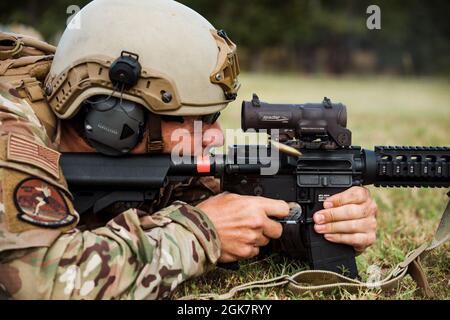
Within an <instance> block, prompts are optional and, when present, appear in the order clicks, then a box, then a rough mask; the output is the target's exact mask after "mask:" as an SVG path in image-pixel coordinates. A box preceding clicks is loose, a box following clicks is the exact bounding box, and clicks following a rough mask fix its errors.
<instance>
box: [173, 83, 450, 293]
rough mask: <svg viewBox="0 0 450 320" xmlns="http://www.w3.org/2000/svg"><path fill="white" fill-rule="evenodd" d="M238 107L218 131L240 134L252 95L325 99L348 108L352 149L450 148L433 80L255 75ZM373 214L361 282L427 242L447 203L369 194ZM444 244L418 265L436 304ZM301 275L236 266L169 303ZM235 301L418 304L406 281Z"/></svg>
mask: <svg viewBox="0 0 450 320" xmlns="http://www.w3.org/2000/svg"><path fill="white" fill-rule="evenodd" d="M241 82H242V84H243V87H242V89H241V91H240V94H239V98H238V101H237V102H235V103H233V104H232V105H231V106H230V107H229V108H228V109H227V110H226V111H225V112H224V113H223V116H222V119H221V121H222V127H223V128H238V127H239V126H240V102H241V101H242V100H250V99H251V94H252V93H253V92H255V93H257V94H258V95H259V97H260V99H261V100H263V101H267V102H285V103H304V102H321V101H322V99H323V97H324V96H327V97H329V98H331V99H332V101H335V102H342V103H344V104H346V105H347V108H348V117H349V122H348V127H349V128H350V129H351V130H352V132H353V144H354V145H360V146H363V147H365V148H373V146H375V145H406V146H407V145H418V146H427V145H430V146H450V102H449V101H450V81H449V80H444V79H432V78H417V79H416V78H414V79H411V78H390V77H370V78H369V77H344V78H330V77H306V76H294V75H256V74H245V75H243V76H242V77H241ZM370 191H371V194H372V196H373V197H374V198H375V200H376V202H377V204H378V206H379V218H378V221H379V223H378V225H379V230H378V238H377V241H376V243H375V244H374V245H373V246H372V247H371V248H369V249H368V250H367V251H366V252H365V253H364V254H363V255H361V256H359V257H358V258H357V264H358V268H359V270H360V275H361V276H362V278H363V279H365V278H367V273H366V270H367V268H368V267H369V266H370V265H377V266H379V267H380V268H381V269H382V270H383V272H384V274H383V275H385V274H386V273H387V272H389V271H390V270H391V268H392V267H393V266H395V265H396V264H397V263H399V262H401V261H402V260H403V258H404V256H405V255H406V253H408V252H409V251H411V250H412V249H415V248H416V247H418V246H419V245H421V244H422V243H424V242H425V241H430V240H431V238H432V235H433V233H434V230H435V229H436V227H437V225H438V222H439V218H440V215H441V213H442V211H443V210H444V208H445V205H446V203H447V197H446V192H447V191H448V190H444V189H377V188H374V187H370ZM449 247H450V246H449V244H448V243H447V244H446V245H444V246H442V247H441V248H440V249H438V250H436V251H435V252H432V253H431V254H430V255H428V256H427V257H426V259H425V260H424V262H423V265H424V267H425V271H426V273H427V275H428V279H429V282H430V285H431V287H432V289H433V290H434V292H435V299H449V298H450V253H449ZM303 269H305V266H304V265H302V264H301V263H298V262H295V261H290V260H287V259H285V258H281V257H277V256H275V257H272V258H269V259H266V260H264V261H256V260H250V261H245V262H242V263H241V269H240V270H239V271H237V272H233V271H228V270H221V269H217V270H214V271H212V272H209V273H208V274H206V275H204V276H202V277H200V278H197V279H193V280H191V281H188V282H186V283H184V284H183V285H181V286H180V287H179V288H178V289H177V291H176V292H175V293H174V295H173V298H178V297H181V296H184V295H188V294H189V295H197V294H199V293H204V292H208V293H209V292H213V293H224V292H226V291H228V290H229V289H231V288H232V287H233V286H236V285H239V284H242V283H244V282H248V281H254V280H260V279H267V278H270V277H274V276H278V275H281V274H282V273H285V274H293V273H295V272H296V271H300V270H303ZM235 298H237V299H425V297H424V296H423V295H422V294H421V292H420V290H419V289H418V288H417V287H416V286H415V283H414V282H413V281H412V279H411V278H410V277H409V276H408V277H407V278H405V280H404V281H403V282H402V283H401V285H399V286H398V288H396V290H394V291H392V292H388V293H385V292H378V291H364V292H359V293H358V294H350V293H348V292H345V290H341V291H335V292H334V293H333V294H316V295H312V294H304V295H301V296H299V295H294V294H292V293H290V292H286V291H285V290H283V289H264V290H253V291H247V292H243V293H240V294H238V295H237V296H236V297H235Z"/></svg>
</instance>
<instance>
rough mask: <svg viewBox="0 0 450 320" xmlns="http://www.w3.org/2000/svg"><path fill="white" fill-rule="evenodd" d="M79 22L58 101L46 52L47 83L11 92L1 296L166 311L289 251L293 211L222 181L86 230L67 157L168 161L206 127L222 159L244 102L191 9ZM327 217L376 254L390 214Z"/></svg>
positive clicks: (192, 185)
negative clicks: (275, 249)
mask: <svg viewBox="0 0 450 320" xmlns="http://www.w3.org/2000/svg"><path fill="white" fill-rule="evenodd" d="M79 21H80V28H79V29H76V28H68V29H67V30H66V31H65V33H64V34H63V36H62V38H61V41H60V44H59V46H58V49H57V51H56V54H55V56H54V59H53V62H52V63H51V69H50V72H49V73H48V75H47V77H46V81H45V86H43V87H45V90H44V91H45V94H44V93H43V90H42V88H41V86H36V81H38V82H39V79H42V78H43V73H45V74H46V73H47V71H48V68H47V69H46V68H45V66H47V67H49V66H50V63H49V61H50V60H51V58H52V54H51V51H52V49H51V48H50V47H49V46H46V45H42V44H37V43H35V42H30V43H32V44H34V45H35V46H37V47H39V48H40V50H41V53H42V56H43V57H45V58H42V57H41V58H39V59H38V58H35V59H32V60H33V62H39V63H40V64H39V66H40V69H39V71H40V73H39V76H37V75H36V74H37V68H35V67H33V68H32V71H33V72H34V73H33V74H34V75H36V76H35V78H33V79H34V80H33V81H34V82H33V81H28V80H25V79H18V78H17V76H12V77H9V78H8V79H9V80H10V81H3V83H2V84H1V88H0V93H1V94H0V123H1V127H0V292H1V294H2V295H3V296H6V297H11V298H16V299H24V298H26V299H110V298H115V299H157V298H164V297H167V296H168V295H169V293H170V292H171V291H172V290H174V289H175V287H176V286H177V285H178V284H180V283H181V282H183V281H184V280H186V279H188V278H191V277H195V276H198V275H201V274H203V273H204V272H206V271H208V270H211V269H213V268H214V266H215V264H216V262H217V261H221V262H231V261H236V260H241V259H245V258H250V257H254V256H256V255H257V254H258V252H259V247H261V246H264V245H266V244H267V243H268V242H269V240H270V239H275V238H278V237H280V236H281V233H282V227H281V225H280V224H279V223H277V222H275V221H274V220H273V219H271V218H274V217H284V216H286V215H287V214H288V205H287V204H286V203H285V202H283V201H279V200H271V199H265V198H260V197H250V196H239V195H235V194H219V195H215V196H213V195H214V194H217V193H218V186H217V184H216V182H215V181H214V179H213V178H202V179H195V180H194V179H192V180H191V181H189V183H187V184H184V185H171V186H168V187H167V188H165V189H164V190H161V196H160V198H159V200H158V201H157V202H156V203H154V204H153V205H152V207H151V208H139V209H129V210H125V211H124V212H122V213H121V214H119V215H117V216H116V217H115V218H113V219H112V220H110V221H109V222H107V223H106V225H104V226H101V227H99V228H94V229H90V230H89V229H87V228H85V227H83V226H82V225H79V226H78V224H79V220H80V217H79V216H78V214H77V212H76V211H75V210H74V208H73V205H72V199H71V194H70V190H68V188H67V183H66V181H65V179H64V176H63V173H62V171H61V168H60V167H59V162H58V160H59V156H60V153H59V152H101V153H104V154H107V155H111V156H116V155H122V154H127V153H133V154H139V153H160V152H165V153H168V152H171V151H172V149H173V148H174V146H175V142H173V141H171V139H170V137H171V135H172V133H173V132H174V131H175V130H177V129H180V128H181V129H187V132H189V133H190V134H191V135H194V130H193V126H194V121H195V120H201V121H203V124H204V126H203V130H204V131H203V133H204V132H205V131H206V130H209V129H217V130H215V131H214V132H215V136H213V137H209V138H207V135H202V137H200V138H201V139H202V140H201V141H202V147H203V148H207V147H210V146H211V145H212V144H217V145H220V144H221V143H222V142H223V136H222V135H221V134H220V127H219V125H218V123H217V122H216V120H217V117H218V115H219V112H220V111H221V110H222V109H223V108H225V107H226V105H227V104H228V103H229V102H230V101H232V100H233V99H235V97H236V93H237V90H238V89H239V82H238V80H237V75H238V73H239V67H238V61H237V56H236V47H235V45H234V44H233V43H232V42H231V41H230V40H229V38H228V37H227V35H226V34H225V33H224V32H218V31H217V30H215V29H214V28H213V26H212V25H211V24H210V23H209V22H207V21H206V20H205V19H204V18H203V17H201V16H200V15H198V14H197V13H196V12H194V11H192V10H190V9H189V8H187V7H185V6H183V5H181V4H179V3H177V2H174V1H167V0H151V1H149V0H129V1H126V2H124V1H119V0H108V1H106V0H96V1H93V2H91V3H90V4H89V5H87V6H86V7H85V8H83V10H81V12H80V13H79ZM23 43H25V44H26V43H27V42H26V41H25V40H23V41H22V44H23ZM23 47H24V48H25V47H26V45H25V46H23ZM14 50H16V51H14V52H15V54H16V55H15V57H18V56H20V52H22V51H20V50H21V49H20V48H15V49H14ZM38 51H39V50H38ZM30 52H32V53H33V52H34V53H36V52H35V51H33V50H31V51H30ZM5 61H7V62H8V64H7V65H8V66H11V64H10V63H9V61H10V60H5ZM27 61H29V60H27ZM45 63H47V64H45ZM22 65H23V64H22ZM33 66H35V65H33ZM6 69H8V68H6ZM11 74H12V73H11ZM14 74H15V75H17V73H14ZM5 79H6V78H3V80H5ZM7 82H8V83H7ZM38 105H39V107H36V106H38ZM48 110H50V111H51V112H47V111H48ZM54 115H56V116H57V118H55V117H54ZM183 151H184V152H185V153H187V152H190V150H187V149H185V150H183ZM325 207H326V209H325V210H323V211H321V212H319V213H317V214H316V216H315V222H316V230H317V231H318V232H320V233H324V234H325V236H326V238H327V239H328V240H330V241H334V242H340V243H346V244H350V245H353V246H354V247H355V249H356V250H358V251H359V252H362V251H363V250H364V249H365V248H366V247H367V246H369V245H371V244H372V243H373V241H374V240H375V230H376V220H375V215H376V211H377V210H376V205H375V204H374V202H373V201H372V200H371V199H370V197H369V194H368V192H367V191H366V189H363V188H353V189H350V190H349V191H347V192H345V193H342V194H339V195H336V196H334V197H332V198H330V199H329V200H328V201H327V202H326V203H325Z"/></svg>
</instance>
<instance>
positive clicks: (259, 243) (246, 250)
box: [197, 193, 289, 263]
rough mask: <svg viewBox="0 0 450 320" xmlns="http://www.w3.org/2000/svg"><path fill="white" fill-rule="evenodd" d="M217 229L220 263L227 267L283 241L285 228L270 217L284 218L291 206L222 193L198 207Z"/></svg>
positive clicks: (258, 198) (271, 200)
mask: <svg viewBox="0 0 450 320" xmlns="http://www.w3.org/2000/svg"><path fill="white" fill-rule="evenodd" d="M197 207H198V208H199V209H201V210H202V211H203V212H205V213H206V215H208V217H209V219H210V220H211V221H212V223H213V224H214V226H215V227H216V231H217V233H218V234H219V238H220V241H221V256H220V258H219V262H223V263H227V262H233V261H237V260H242V259H246V258H252V257H255V256H257V255H258V254H259V247H263V246H265V245H267V244H268V243H269V240H270V239H277V238H279V237H281V234H282V232H283V228H282V226H281V224H280V223H279V222H276V221H274V220H272V219H270V218H269V217H275V218H283V217H286V216H287V215H288V214H289V206H288V204H287V203H286V202H284V201H281V200H273V199H268V198H262V197H254V196H241V195H237V194H232V193H222V194H220V195H218V196H215V197H212V198H209V199H207V200H205V201H203V202H201V203H200V204H198V205H197Z"/></svg>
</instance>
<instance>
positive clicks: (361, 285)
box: [181, 192, 450, 300]
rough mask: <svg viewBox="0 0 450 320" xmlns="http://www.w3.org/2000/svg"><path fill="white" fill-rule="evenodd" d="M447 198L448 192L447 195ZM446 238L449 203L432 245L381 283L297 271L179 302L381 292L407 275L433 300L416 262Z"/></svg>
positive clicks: (416, 252) (423, 247)
mask: <svg viewBox="0 0 450 320" xmlns="http://www.w3.org/2000/svg"><path fill="white" fill-rule="evenodd" d="M447 195H448V197H449V198H450V192H448V194H447ZM449 237H450V199H449V202H448V204H447V207H446V209H445V210H444V213H443V214H442V218H441V221H440V223H439V226H438V228H437V230H436V233H435V235H434V239H433V241H432V242H431V243H430V244H428V243H424V244H423V245H421V246H420V247H419V248H417V249H415V250H413V251H411V252H410V253H408V254H407V255H406V258H405V260H404V261H403V262H401V263H399V264H398V265H397V266H395V268H394V269H393V270H392V271H391V272H390V273H389V275H388V276H386V277H385V278H384V279H383V280H381V281H376V282H361V281H359V280H355V279H351V278H347V277H345V276H343V275H341V274H338V273H335V272H331V271H325V270H306V271H300V272H298V273H296V274H294V275H292V276H288V275H282V276H279V277H276V278H272V279H266V280H259V281H252V282H248V283H244V284H241V285H239V286H236V287H234V288H232V289H231V290H230V291H229V292H227V293H225V294H221V295H219V294H201V295H196V296H186V297H182V298H181V299H217V300H224V299H231V298H232V297H233V296H234V295H235V294H236V293H238V292H239V291H243V290H248V289H257V288H269V287H277V286H285V285H287V290H289V291H291V292H293V293H295V294H303V293H305V292H313V293H314V292H320V291H322V292H330V291H332V290H335V289H341V288H342V289H346V290H347V291H349V292H351V293H353V292H357V291H358V290H362V289H365V290H373V289H376V290H383V291H387V290H390V289H393V288H395V287H396V286H397V284H398V283H399V282H400V281H401V280H402V279H403V278H404V277H405V276H406V275H408V274H409V275H410V276H411V277H412V278H413V280H414V281H415V282H416V283H417V286H418V287H419V288H420V289H421V290H422V292H423V293H424V295H425V296H427V297H433V295H434V293H433V291H432V290H431V288H430V286H429V284H428V280H427V277H426V275H425V272H424V271H423V268H422V265H421V263H420V260H421V259H422V258H423V257H424V256H425V255H426V254H428V253H429V252H430V251H432V250H433V249H436V248H437V247H439V246H441V245H442V244H444V243H445V242H446V241H447V240H448V239H449Z"/></svg>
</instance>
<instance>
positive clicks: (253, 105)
mask: <svg viewBox="0 0 450 320" xmlns="http://www.w3.org/2000/svg"><path fill="white" fill-rule="evenodd" d="M241 121H242V123H241V126H242V129H243V130H244V131H248V130H249V129H251V128H252V129H255V130H257V131H264V130H268V133H269V137H270V139H271V140H270V139H269V143H268V144H266V145H235V146H232V147H230V149H229V151H228V154H226V155H211V156H210V157H198V158H194V157H188V158H183V159H184V161H182V162H179V161H175V160H174V159H173V158H172V157H171V156H170V155H128V156H124V157H120V158H115V157H107V156H103V155H100V154H86V153H65V154H63V155H62V157H61V165H62V168H63V172H64V175H65V177H66V179H67V182H68V185H69V189H70V190H71V192H72V193H73V195H74V206H75V208H76V210H77V211H78V212H79V213H80V215H83V214H87V213H91V214H100V213H101V212H102V211H103V210H105V209H107V208H110V207H112V206H115V205H117V204H120V206H121V208H124V207H126V208H132V207H138V206H140V205H142V204H145V203H151V202H152V201H154V200H155V199H156V198H157V197H158V195H159V191H160V188H162V187H164V186H166V185H167V183H168V182H173V181H183V180H185V179H186V177H193V176H196V177H199V176H216V177H218V178H220V181H221V188H222V190H223V191H230V192H233V193H237V194H241V195H254V196H263V197H268V198H273V199H282V200H284V201H286V202H288V203H290V205H291V211H290V213H289V216H288V217H287V218H285V219H281V220H280V222H281V223H282V224H283V234H282V236H281V238H280V239H279V240H275V241H272V243H271V247H270V250H275V251H279V252H283V253H285V254H287V255H289V256H290V257H292V258H303V259H305V258H306V260H307V262H308V263H309V264H310V266H311V268H313V269H322V270H328V271H334V272H339V273H341V274H344V275H346V276H348V277H352V278H357V277H358V270H357V267H356V262H355V251H354V249H353V248H352V247H351V246H347V245H342V244H335V243H331V242H329V241H327V240H326V239H325V238H324V237H323V236H322V235H320V234H317V233H316V232H315V231H314V223H313V215H314V213H315V212H317V211H319V210H321V209H323V202H324V201H325V200H326V199H327V198H328V197H330V196H331V195H334V194H337V193H340V192H342V191H344V190H346V189H348V188H350V187H352V186H362V185H372V184H373V185H375V186H376V187H419V188H421V187H433V188H434V187H437V188H448V187H450V148H448V147H419V146H417V147H399V146H377V147H375V148H374V150H367V149H363V148H361V147H358V146H352V144H351V131H350V130H349V129H347V108H346V106H345V105H343V104H341V103H332V102H331V101H330V100H329V99H327V98H325V99H324V101H323V102H322V103H307V104H291V105H287V104H269V103H264V102H261V101H260V100H259V98H258V96H256V95H254V96H253V99H252V101H249V102H246V101H244V102H243V103H242V119H241ZM275 133H276V134H275ZM273 146H277V147H278V148H279V149H276V148H274V147H273ZM278 150H281V153H278V152H277V151H278ZM274 153H276V156H274V155H275V154H274ZM273 167H276V168H277V170H276V172H275V173H272V174H269V175H268V174H266V173H263V172H264V170H269V169H270V168H273Z"/></svg>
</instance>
